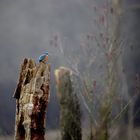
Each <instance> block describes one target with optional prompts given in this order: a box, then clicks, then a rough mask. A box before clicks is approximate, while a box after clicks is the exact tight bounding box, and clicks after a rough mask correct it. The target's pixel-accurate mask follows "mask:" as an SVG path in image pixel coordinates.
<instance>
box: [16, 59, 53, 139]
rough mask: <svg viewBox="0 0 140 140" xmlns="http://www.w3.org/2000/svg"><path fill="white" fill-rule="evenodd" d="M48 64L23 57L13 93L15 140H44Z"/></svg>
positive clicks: (47, 95)
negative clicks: (14, 102)
mask: <svg viewBox="0 0 140 140" xmlns="http://www.w3.org/2000/svg"><path fill="white" fill-rule="evenodd" d="M49 83H50V66H49V65H46V64H44V63H43V62H41V63H39V64H38V65H37V66H36V64H35V62H34V61H33V60H32V59H26V58H25V59H24V62H23V64H22V66H21V71H20V77H19V81H18V84H17V88H16V90H15V93H14V98H16V122H15V140H44V139H45V138H44V135H45V125H46V123H45V120H46V109H47V105H48V100H49V95H50V89H49Z"/></svg>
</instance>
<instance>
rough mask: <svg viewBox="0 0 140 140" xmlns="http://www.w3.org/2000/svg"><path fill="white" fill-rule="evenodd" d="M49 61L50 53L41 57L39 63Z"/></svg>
mask: <svg viewBox="0 0 140 140" xmlns="http://www.w3.org/2000/svg"><path fill="white" fill-rule="evenodd" d="M48 59H49V53H48V52H45V53H43V54H42V55H40V56H39V62H43V63H46V62H47V61H48Z"/></svg>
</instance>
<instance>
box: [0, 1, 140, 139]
mask: <svg viewBox="0 0 140 140" xmlns="http://www.w3.org/2000/svg"><path fill="white" fill-rule="evenodd" d="M107 2H109V3H110V2H111V0H109V1H107V0H106V1H104V0H39V1H38V0H0V66H1V67H0V136H1V138H0V140H1V139H6V138H5V137H7V135H8V137H10V138H9V139H13V137H12V136H13V135H14V122H15V108H16V107H15V99H13V98H12V95H13V93H14V90H15V87H16V84H17V80H18V76H19V71H20V64H21V63H22V61H23V59H24V58H25V57H27V58H33V59H34V60H35V61H36V62H37V63H38V57H39V55H41V54H42V53H44V52H45V51H48V52H49V63H50V64H51V68H52V74H51V79H52V80H51V98H50V103H49V107H48V113H47V122H48V123H47V131H51V133H52V132H53V131H54V130H55V131H57V130H58V128H59V103H58V101H57V97H56V89H55V79H54V72H53V71H54V69H56V68H58V67H59V66H67V67H69V68H71V69H72V70H73V71H74V72H76V73H78V74H79V75H80V74H83V73H84V72H83V71H86V70H87V69H88V68H90V70H91V71H90V73H93V75H94V76H93V77H94V79H96V81H97V83H101V85H102V86H99V91H101V89H102V87H103V83H102V82H101V80H102V79H101V77H102V76H103V75H104V74H105V71H106V70H105V67H106V65H105V64H106V60H105V59H104V56H103V54H102V51H103V49H102V48H100V47H97V42H95V41H89V39H90V37H91V36H90V35H91V34H92V35H94V36H98V35H99V34H100V31H103V32H104V31H105V29H104V28H103V29H102V23H100V22H98V21H97V19H98V17H100V16H102V14H103V13H104V11H103V10H104V8H105V6H106V4H107ZM117 2H118V1H117V0H114V3H117ZM119 8H120V9H121V10H120V13H119V21H120V22H119V25H116V26H118V27H117V30H118V33H117V35H116V36H117V38H118V39H120V38H121V39H122V40H125V43H124V46H125V47H124V51H123V53H122V56H121V57H120V58H119V62H120V63H121V67H120V68H119V70H120V69H121V70H122V71H123V72H121V73H119V75H121V76H120V79H119V80H120V81H122V87H121V92H122V95H123V97H124V98H125V99H124V100H125V101H127V100H129V99H130V98H131V97H132V96H133V95H134V94H135V92H137V90H135V88H136V87H135V86H136V84H135V82H136V81H137V80H139V74H140V41H139V36H140V27H139V25H140V1H139V0H121V1H119ZM111 12H113V11H111ZM100 20H101V22H104V20H106V19H104V18H101V19H100ZM108 20H109V21H111V19H110V17H108ZM116 20H118V19H116ZM109 23H113V24H109V26H111V27H113V26H114V22H109ZM98 24H99V26H98ZM100 24H101V25H100ZM100 39H101V38H99V40H98V42H100ZM84 45H88V46H89V48H90V49H88V50H85V52H84V51H83V49H82V48H81V47H83V46H84ZM88 51H89V52H88ZM90 52H92V54H90ZM81 55H82V56H81ZM79 61H80V62H79ZM89 61H90V62H89ZM94 61H95V62H94ZM87 62H89V65H88V63H87ZM94 63H95V64H94ZM85 65H86V66H87V65H88V67H85ZM92 70H93V71H92ZM133 107H134V108H133V111H134V113H135V112H137V110H138V109H139V107H140V96H139V95H138V96H137V98H136V99H135V100H134V105H133ZM83 110H84V109H83ZM84 112H85V113H83V114H86V111H84ZM127 118H128V117H127V115H126V119H125V121H126V123H127ZM83 119H86V117H85V116H84V115H83ZM139 125H140V113H139V112H137V115H136V117H135V118H134V127H137V128H138V127H139ZM56 135H57V134H56ZM11 137H12V138H11ZM54 139H55V138H54Z"/></svg>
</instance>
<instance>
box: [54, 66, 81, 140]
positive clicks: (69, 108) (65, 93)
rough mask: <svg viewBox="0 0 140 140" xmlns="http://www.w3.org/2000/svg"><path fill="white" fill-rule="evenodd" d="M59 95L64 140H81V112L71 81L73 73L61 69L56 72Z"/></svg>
mask: <svg viewBox="0 0 140 140" xmlns="http://www.w3.org/2000/svg"><path fill="white" fill-rule="evenodd" d="M55 77H56V84H57V85H56V86H57V95H58V99H59V103H60V123H61V137H62V138H61V139H62V140H81V139H82V133H81V112H80V105H79V102H78V98H77V96H76V93H74V90H73V87H72V81H71V71H70V70H69V69H67V68H64V67H61V68H59V69H57V70H56V71H55Z"/></svg>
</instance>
